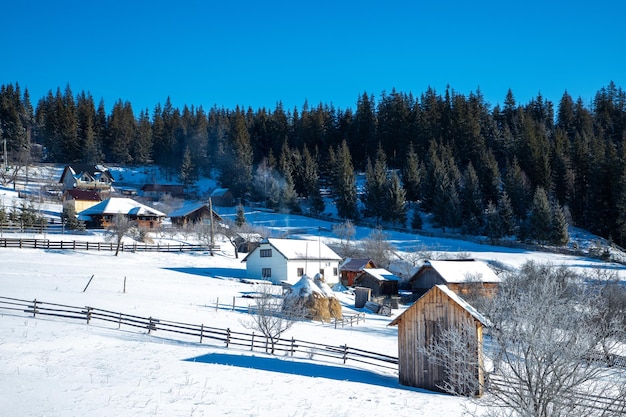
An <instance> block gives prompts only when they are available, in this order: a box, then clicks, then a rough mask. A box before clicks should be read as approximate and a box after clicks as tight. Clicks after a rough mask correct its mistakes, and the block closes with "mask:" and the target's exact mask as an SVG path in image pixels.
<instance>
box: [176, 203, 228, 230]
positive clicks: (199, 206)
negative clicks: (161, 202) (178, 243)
mask: <svg viewBox="0 0 626 417" xmlns="http://www.w3.org/2000/svg"><path fill="white" fill-rule="evenodd" d="M210 213H212V215H211V214H210ZM168 217H169V218H170V220H171V221H172V225H174V226H178V227H182V226H185V225H186V224H196V223H203V222H207V223H210V222H211V221H213V222H218V223H219V222H223V221H224V220H223V219H222V217H221V216H220V215H219V214H217V213H216V212H215V210H211V208H210V207H209V204H207V203H202V202H199V203H198V202H196V203H187V204H184V205H183V206H182V207H180V208H178V209H176V210H174V211H173V212H171V213H170V214H169V215H168Z"/></svg>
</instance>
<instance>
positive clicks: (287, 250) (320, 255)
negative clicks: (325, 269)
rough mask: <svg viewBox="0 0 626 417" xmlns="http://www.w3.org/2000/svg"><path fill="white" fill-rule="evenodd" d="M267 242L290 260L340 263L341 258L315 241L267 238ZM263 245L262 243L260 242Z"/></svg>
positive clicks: (321, 243)
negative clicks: (316, 260) (318, 260)
mask: <svg viewBox="0 0 626 417" xmlns="http://www.w3.org/2000/svg"><path fill="white" fill-rule="evenodd" d="M267 242H268V243H269V244H270V245H272V246H273V247H274V248H276V250H277V251H279V252H280V253H282V254H283V256H284V257H285V258H287V259H290V260H295V259H324V260H332V261H340V260H341V257H340V256H339V255H337V254H336V253H335V252H334V251H333V250H332V249H331V248H329V247H328V246H326V244H324V243H323V242H320V241H316V240H299V239H274V238H269V239H267ZM261 243H263V242H261Z"/></svg>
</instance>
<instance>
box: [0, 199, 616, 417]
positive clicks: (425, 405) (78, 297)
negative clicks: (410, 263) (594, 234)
mask: <svg viewBox="0 0 626 417" xmlns="http://www.w3.org/2000/svg"><path fill="white" fill-rule="evenodd" d="M7 198H9V197H7ZM10 198H13V197H10ZM5 206H6V204H5ZM51 210H52V211H53V210H54V208H51ZM230 213H232V212H230ZM220 214H223V215H229V212H227V211H224V212H222V213H220ZM246 217H247V219H248V222H250V223H253V224H256V225H261V226H264V227H266V228H268V229H269V230H270V231H272V232H273V233H276V234H279V233H284V232H286V231H289V230H292V231H297V232H298V235H299V236H301V237H305V238H310V239H322V240H323V241H327V242H329V243H331V242H332V240H333V239H336V237H334V236H333V234H332V232H331V231H330V230H331V229H332V224H330V223H327V222H319V221H315V220H311V219H307V218H304V217H299V216H285V215H278V214H272V213H265V212H260V211H254V210H252V209H248V210H247V214H246ZM368 233H369V230H367V229H365V228H357V236H356V239H362V238H363V237H365V236H367V234H368ZM28 237H32V235H28ZM39 237H41V236H39ZM46 237H47V238H50V239H63V240H73V239H75V240H102V239H103V236H102V234H99V233H94V234H87V235H78V236H72V235H55V236H51V235H49V236H46ZM168 239H172V238H171V237H168ZM389 240H390V241H391V242H392V243H393V245H394V246H395V247H396V248H397V251H398V254H400V255H402V254H403V253H405V252H408V251H411V250H416V249H420V250H428V251H430V252H431V253H432V254H433V255H435V256H439V255H440V254H441V253H446V254H449V255H451V256H454V254H455V253H463V254H464V255H469V256H472V257H474V258H476V259H480V260H483V261H486V262H489V263H492V264H498V265H500V266H505V267H507V268H510V269H514V268H517V267H519V266H520V265H522V264H524V263H525V262H527V261H528V260H537V261H540V262H550V263H552V264H555V265H561V264H563V265H568V266H571V267H574V268H577V269H578V270H579V271H581V272H583V273H585V272H589V273H591V271H593V269H594V268H597V267H601V268H606V269H609V270H611V271H614V272H616V273H618V274H620V275H621V276H622V277H624V275H623V274H624V272H625V269H624V267H623V266H621V265H617V264H606V263H602V262H599V261H597V260H594V259H591V258H583V257H572V256H565V255H554V254H547V253H541V252H530V251H525V250H518V249H503V248H498V247H493V246H488V245H480V244H473V243H468V242H464V241H461V240H453V239H437V238H429V237H423V236H418V235H413V234H403V233H392V234H390V235H389ZM92 275H93V280H92V282H91V283H90V284H89V286H88V288H87V290H86V291H83V290H84V289H85V286H86V285H87V283H88V281H89V279H90V277H91V276H92ZM245 276H246V273H245V264H243V263H241V261H240V260H237V259H235V258H234V254H233V252H232V247H231V246H230V244H229V243H227V242H221V251H220V252H218V253H217V254H216V255H215V256H213V257H211V256H209V254H208V253H172V254H168V253H128V252H123V253H120V255H119V256H118V257H115V256H113V253H111V252H97V251H89V252H73V251H46V250H31V249H4V248H0V297H11V298H19V299H27V300H32V299H37V300H40V301H45V302H50V303H59V304H67V305H72V306H92V307H97V308H102V309H107V310H112V311H119V312H122V313H126V314H134V315H138V316H144V317H146V316H152V317H156V318H161V319H166V320H172V321H180V322H185V323H197V324H200V323H204V324H205V325H209V326H212V327H219V328H227V327H228V328H231V329H232V330H238V331H248V330H247V329H245V328H243V326H242V324H241V320H242V319H243V318H244V317H245V313H240V312H234V311H230V310H229V309H226V308H220V309H216V308H215V302H216V301H217V299H218V298H219V300H220V303H232V300H233V297H235V300H236V304H237V305H238V306H245V305H247V304H248V303H249V299H248V298H244V297H243V295H244V294H247V293H249V292H251V291H254V287H253V286H252V285H250V284H246V283H243V282H241V281H240V279H241V278H244V277H245ZM622 279H624V278H622ZM124 282H126V286H125V292H124ZM338 297H339V298H340V300H341V302H342V304H343V306H344V308H345V309H346V310H349V309H351V308H352V306H353V299H352V298H351V296H350V295H348V294H343V293H339V294H338ZM360 311H364V310H360ZM401 312H402V310H394V311H393V315H392V316H391V317H385V316H377V315H374V314H371V313H366V314H367V316H366V321H365V323H362V324H359V325H358V326H354V327H349V328H341V329H334V328H333V327H332V326H328V325H322V324H321V323H309V322H299V323H296V324H295V325H294V326H293V327H292V328H291V329H290V330H289V331H288V332H287V333H286V334H285V335H284V337H286V338H291V337H294V338H296V339H300V340H306V341H310V342H319V343H327V344H331V345H342V344H348V345H349V346H351V347H357V348H361V349H366V350H370V351H376V352H380V353H387V354H389V355H393V356H396V355H397V340H396V337H397V328H396V327H388V326H387V325H388V324H389V323H390V322H391V320H392V319H393V318H394V317H395V316H397V315H398V314H400V313H401ZM0 381H1V384H2V386H1V389H0V410H1V411H0V415H6V416H59V417H66V416H78V415H90V416H138V415H140V416H144V415H147V416H152V415H156V416H218V415H220V416H221V415H231V416H318V415H324V416H355V417H356V416H359V417H360V416H363V415H381V414H383V415H394V416H422V415H423V416H430V415H437V416H440V417H451V416H459V415H461V414H462V409H463V404H464V403H465V402H466V400H465V399H462V398H456V397H451V396H447V395H442V394H437V393H432V392H427V391H424V390H419V389H414V388H408V387H404V386H401V385H399V383H398V378H397V373H395V372H393V371H385V370H383V369H380V368H375V367H371V366H369V367H368V366H366V365H362V364H357V363H354V362H353V363H351V362H348V363H347V364H346V365H343V364H341V363H339V362H336V361H332V360H330V359H324V358H317V357H313V358H312V359H302V358H299V359H294V358H289V357H283V356H278V357H275V356H269V355H265V354H264V353H261V352H250V351H246V350H243V349H233V348H229V349H227V348H224V347H218V346H214V345H209V344H200V343H198V341H193V340H191V339H189V340H184V339H183V338H180V337H178V338H177V337H176V335H173V334H169V333H164V334H160V333H159V332H156V333H152V334H147V333H146V332H145V331H142V330H132V329H128V328H124V327H123V328H122V329H117V328H115V327H114V326H113V327H111V326H106V325H102V324H99V323H98V322H94V323H92V324H85V323H77V322H76V321H64V320H61V319H50V318H32V317H29V316H28V315H27V314H25V313H10V312H6V311H0Z"/></svg>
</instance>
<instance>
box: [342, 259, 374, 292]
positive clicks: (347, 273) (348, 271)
mask: <svg viewBox="0 0 626 417" xmlns="http://www.w3.org/2000/svg"><path fill="white" fill-rule="evenodd" d="M366 268H376V264H374V261H372V260H371V259H369V258H365V259H363V258H346V260H345V261H343V263H342V264H341V265H340V266H339V273H340V274H341V284H342V285H346V286H349V287H351V286H353V285H354V279H355V278H356V276H357V275H359V274H360V273H361V272H362V271H363V270H364V269H366Z"/></svg>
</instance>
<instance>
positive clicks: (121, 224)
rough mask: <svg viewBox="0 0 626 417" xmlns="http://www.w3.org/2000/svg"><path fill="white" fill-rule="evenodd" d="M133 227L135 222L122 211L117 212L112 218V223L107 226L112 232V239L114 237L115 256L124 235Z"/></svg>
mask: <svg viewBox="0 0 626 417" xmlns="http://www.w3.org/2000/svg"><path fill="white" fill-rule="evenodd" d="M133 227H135V222H134V221H132V220H130V219H129V218H128V217H127V216H125V215H124V214H122V213H117V214H116V215H115V217H114V218H113V223H112V224H111V226H109V231H110V232H111V233H112V234H111V236H112V239H114V240H115V243H116V244H117V246H116V247H115V256H117V254H118V253H119V252H120V246H121V245H122V240H123V239H124V236H126V235H128V234H129V233H130V232H131V230H132V229H133Z"/></svg>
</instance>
